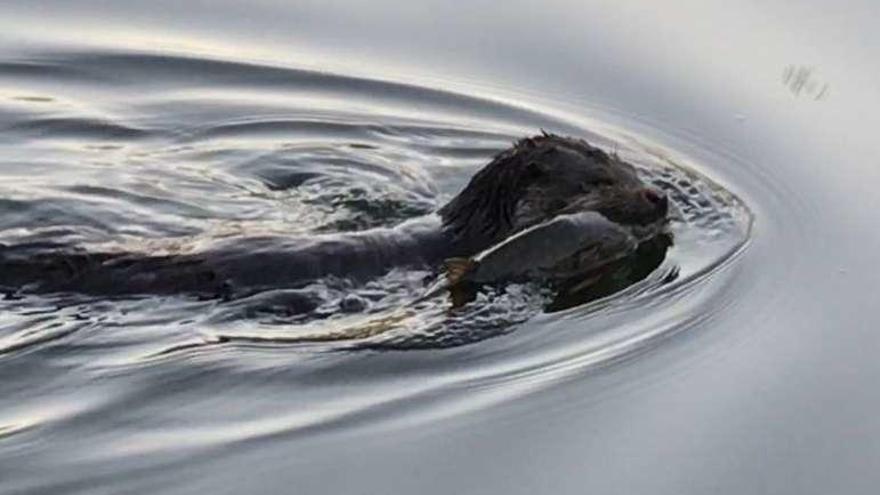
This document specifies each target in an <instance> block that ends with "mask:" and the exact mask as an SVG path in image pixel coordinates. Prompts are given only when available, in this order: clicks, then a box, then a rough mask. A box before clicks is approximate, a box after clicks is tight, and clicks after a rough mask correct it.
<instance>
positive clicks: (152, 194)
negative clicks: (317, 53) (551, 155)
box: [0, 52, 752, 467]
mask: <svg viewBox="0 0 880 495" xmlns="http://www.w3.org/2000/svg"><path fill="white" fill-rule="evenodd" d="M0 69H2V70H0V142H2V144H3V145H4V153H3V155H2V157H0V173H2V175H3V178H4V180H3V181H2V182H0V212H2V215H0V243H3V244H5V245H15V244H20V243H25V242H27V243H41V242H63V243H71V244H76V245H78V246H83V247H84V248H99V247H100V248H106V247H108V246H109V247H113V248H115V249H135V250H144V251H153V252H187V251H193V250H198V249H199V247H200V246H203V245H204V244H205V243H207V242H210V241H211V240H215V239H218V238H222V237H228V236H235V235H241V234H258V233H300V234H302V233H306V234H320V233H330V232H334V233H340V232H350V231H358V230H364V229H369V228H374V227H385V226H392V225H396V224H398V223H400V222H402V221H405V220H407V219H411V218H415V217H419V216H422V215H427V214H431V212H432V211H434V210H435V209H436V208H437V207H438V206H439V205H441V204H442V203H443V202H444V201H445V200H447V199H448V198H449V197H451V196H452V195H453V194H455V192H456V191H457V190H459V188H460V187H462V185H463V184H464V183H465V182H466V181H467V180H468V178H469V177H470V176H471V175H472V174H473V173H474V172H475V171H476V170H478V169H479V168H480V167H481V166H482V165H483V164H484V163H486V161H487V160H488V159H489V158H490V157H491V156H492V155H493V154H494V153H496V152H497V151H499V150H501V149H503V148H505V147H506V146H508V145H509V144H510V143H511V142H512V141H514V140H515V139H517V138H518V137H520V136H523V135H526V134H530V133H534V132H537V130H538V129H541V128H543V129H546V130H549V131H555V132H559V133H561V134H569V135H577V136H582V137H584V138H586V139H587V140H589V141H591V142H593V143H595V144H597V145H599V146H601V147H603V148H605V149H608V150H609V151H613V152H616V153H618V154H619V155H620V156H621V157H622V158H624V159H625V160H627V161H630V162H632V163H634V164H635V165H637V167H638V168H639V170H640V172H641V173H642V174H643V176H644V178H645V180H647V181H649V182H651V183H653V184H655V185H656V186H657V187H660V188H663V189H664V190H665V191H667V193H668V194H669V195H670V198H671V199H672V201H673V203H674V208H673V209H674V211H675V213H674V219H673V222H672V225H671V229H672V233H673V236H674V244H673V245H672V247H671V248H669V250H668V251H666V256H665V258H664V259H663V260H662V263H659V264H658V266H656V267H654V268H653V269H652V270H650V272H649V273H644V274H642V275H640V276H639V277H638V281H636V282H635V283H634V284H632V285H630V286H629V287H627V288H626V289H625V290H622V291H619V292H615V293H613V294H609V295H604V297H599V298H598V299H596V300H594V301H592V302H590V303H589V304H586V305H574V306H573V307H572V306H571V305H560V306H553V297H554V296H553V294H550V293H549V292H548V291H547V290H546V289H545V288H542V287H538V286H533V285H530V284H514V285H510V286H507V287H504V288H496V289H485V290H483V291H482V292H480V293H479V294H477V296H476V299H475V300H474V301H472V302H471V303H469V304H467V305H466V306H465V307H463V308H460V309H457V310H454V311H450V309H449V303H448V301H446V300H445V299H444V298H436V299H434V300H431V301H426V302H423V303H420V304H415V305H414V304H412V302H413V300H415V299H416V298H417V297H418V296H419V295H421V293H422V292H423V290H424V287H425V284H426V280H427V278H428V277H429V276H430V273H427V272H418V271H394V272H391V273H389V274H387V275H386V276H384V277H382V278H380V279H377V280H375V281H372V282H370V283H367V284H365V285H356V284H354V283H352V282H351V281H348V280H344V279H328V280H323V281H320V282H318V283H315V284H313V285H312V286H309V287H305V288H302V289H297V290H278V291H268V292H265V293H261V294H257V295H254V296H251V297H249V298H246V299H240V300H234V301H201V300H192V299H187V298H174V297H166V298H155V297H153V298H143V297H141V298H128V299H117V300H89V299H84V298H81V297H77V296H72V295H67V296H47V297H28V298H25V299H13V300H6V301H2V302H0V307H2V310H3V312H4V316H3V317H2V323H0V373H3V374H4V376H6V373H19V374H21V373H25V372H26V371H27V370H29V369H30V368H31V367H32V362H33V361H32V359H40V360H45V361H46V362H48V363H51V364H50V365H49V368H48V369H49V370H50V371H49V372H50V373H53V374H56V378H57V379H55V380H46V381H37V380H34V381H33V382H29V383H27V384H25V385H21V387H22V390H24V389H28V390H29V392H28V393H27V394H25V395H26V396H27V397H22V400H23V401H24V402H25V403H26V404H24V405H23V407H22V408H20V409H16V410H13V411H11V412H9V413H5V412H4V413H0V448H2V445H3V444H4V443H7V442H15V441H20V442H22V443H23V444H28V442H29V438H30V437H29V436H33V435H43V434H46V430H51V432H52V434H53V438H54V442H56V443H60V444H66V443H68V442H75V441H77V440H76V439H78V438H84V436H87V437H88V438H89V439H90V442H91V445H92V446H93V449H92V452H93V453H92V454H90V456H86V457H84V458H80V459H78V460H77V461H76V462H77V463H80V465H81V466H80V467H88V466H92V465H98V464H100V463H101V462H102V461H103V460H106V459H107V458H108V457H111V456H118V455H121V456H123V457H124V456H132V457H133V458H134V457H138V458H140V459H152V461H150V462H152V463H154V464H156V465H161V463H163V462H171V461H170V460H173V459H175V458H178V457H179V456H183V455H191V454H192V453H193V452H201V453H218V452H221V451H223V449H226V448H228V447H229V446H230V445H232V444H239V443H255V442H260V441H265V440H267V439H273V438H277V437H279V436H285V437H286V436H291V435H307V434H319V433H321V432H325V431H328V430H330V431H333V430H336V429H339V428H342V427H355V426H357V427H364V426H369V425H372V424H374V423H375V422H379V421H389V420H395V419H399V418H403V417H407V418H414V417H420V418H423V419H424V418H431V417H435V416H437V415H446V414H453V413H458V412H461V411H463V410H467V409H471V408H478V407H481V406H482V405H485V404H486V403H489V402H493V401H497V400H501V399H503V398H506V397H510V396H516V395H518V394H521V393H525V392H527V391H530V390H534V389H536V388H540V387H542V386H545V385H547V384H549V383H553V382H554V381H556V380H558V379H560V378H561V377H565V376H571V375H572V374H575V373H580V372H582V371H583V370H584V369H587V368H590V367H592V366H596V365H600V364H607V363H609V362H613V361H615V360H619V359H622V358H624V357H627V356H630V355H633V354H634V353H637V352H640V351H643V350H645V349H647V348H650V347H651V346H653V345H655V344H656V343H657V342H659V341H661V340H663V339H665V338H668V337H669V336H670V335H673V334H675V333H677V332H680V331H683V330H686V329H687V328H689V327H690V326H692V325H693V324H694V322H696V321H700V320H704V319H707V318H712V317H713V315H714V314H716V313H717V312H718V311H722V310H723V307H724V304H725V298H724V297H722V294H723V291H724V288H725V280H727V279H728V278H729V277H730V276H731V274H732V270H730V268H731V266H732V264H731V263H732V260H733V259H734V258H735V256H736V254H737V253H738V252H740V251H741V250H742V249H743V247H744V246H745V245H746V244H747V242H748V239H749V233H750V228H751V222H752V219H751V214H750V213H749V211H748V209H747V208H746V206H745V205H744V204H743V203H742V202H741V201H740V200H739V199H738V198H737V196H736V195H734V194H733V193H732V192H730V191H728V190H726V189H725V188H723V187H722V186H721V185H719V184H718V183H716V182H714V181H713V180H712V179H710V178H708V175H707V174H704V173H703V172H704V171H707V170H711V169H712V164H711V163H691V162H690V161H689V160H687V159H686V158H683V157H680V156H678V155H677V154H675V153H674V152H671V151H669V150H662V149H660V148H658V147H657V146H655V145H652V144H649V143H646V142H644V141H643V140H642V139H640V138H639V137H637V136H632V135H628V134H626V133H624V132H622V131H615V130H609V128H602V129H599V128H596V127H592V126H590V125H589V121H587V120H583V121H581V120H577V119H569V118H562V117H560V116H559V114H558V113H556V112H553V111H550V110H549V109H542V108H539V107H533V106H529V104H528V103H527V102H523V103H522V104H521V105H520V106H517V105H512V104H509V103H505V102H501V101H494V100H492V99H486V98H481V97H477V96H471V95H464V94H457V93H453V92H449V91H443V90H438V89H433V88H428V87H420V86H417V85H411V84H402V83H397V82H385V81H380V80H370V79H361V78H356V77H351V76H345V75H334V74H327V73H317V72H309V71H304V70H299V69H291V68H281V67H270V66H265V65H257V64H252V63H242V62H233V61H223V60H210V59H204V58H194V57H182V56H167V55H155V54H145V53H118V52H78V53H55V54H45V53H41V54H36V55H35V54H31V55H28V56H22V57H21V59H19V60H7V61H0ZM553 308H555V309H553ZM489 337H497V338H491V339H490V338H489ZM464 344H469V345H464ZM440 349H442V350H440ZM427 350H432V351H430V352H427ZM328 351H344V352H328ZM376 351H394V352H376ZM399 351H410V352H399ZM96 377H98V378H100V379H99V380H95V378H96ZM10 386H11V385H4V386H3V388H2V389H0V390H2V391H3V393H4V394H7V395H8V394H10V393H16V391H15V390H10V388H9V387H10ZM71 389H76V390H81V391H82V393H83V395H82V396H81V397H80V398H79V400H78V401H77V402H76V404H77V407H74V408H71V409H69V410H67V412H65V413H64V414H62V415H61V416H59V417H56V416H53V417H52V418H51V420H47V421H45V422H40V421H37V422H36V423H34V421H32V419H33V417H32V415H31V416H29V415H28V414H29V413H26V412H20V411H29V410H36V409H38V408H39V407H40V404H42V403H43V402H44V401H45V399H46V398H47V397H50V396H53V395H57V394H58V393H60V392H59V391H62V390H71ZM98 396H101V397H102V399H100V400H97V399H95V400H91V399H90V398H94V397H98ZM108 397H109V398H108ZM133 406H137V407H133ZM16 411H19V412H16ZM217 411H223V412H221V413H219V414H218V413H217ZM278 411H284V412H283V413H282V414H278V413H277V412H278ZM416 413H417V414H416ZM98 417H113V418H115V421H117V423H118V424H119V425H121V426H119V428H121V429H122V430H124V431H119V430H107V429H106V428H105V427H104V426H103V425H101V424H100V422H99V421H97V420H96V419H95V418H98ZM128 420H130V421H128ZM22 424H27V425H29V427H28V428H20V427H19V426H20V425H22ZM17 425H18V426H17ZM34 425H36V426H38V427H39V428H37V427H34ZM124 425H129V426H124ZM168 425H177V426H175V427H173V428H170V429H169V427H168ZM175 428H177V430H176V429H175ZM4 432H5V433H4ZM183 437H185V438H186V441H185V442H183V441H180V439H181V438H183ZM122 438H126V439H128V440H126V441H127V442H129V443H128V444H126V445H128V447H123V446H122V445H121V444H120V442H121V441H122V440H121V439H122ZM171 438H176V440H175V441H173V442H172V441H170V439H171ZM17 439H21V440H17ZM59 452H63V449H59ZM60 456H61V454H60V453H56V454H52V453H49V454H46V457H47V458H48V460H50V461H52V462H56V463H59V464H65V463H68V462H73V461H67V460H65V459H63V458H61V457H60Z"/></svg>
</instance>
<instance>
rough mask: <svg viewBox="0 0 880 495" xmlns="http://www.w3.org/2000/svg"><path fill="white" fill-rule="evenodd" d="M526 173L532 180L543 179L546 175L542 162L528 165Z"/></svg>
mask: <svg viewBox="0 0 880 495" xmlns="http://www.w3.org/2000/svg"><path fill="white" fill-rule="evenodd" d="M526 173H528V175H529V177H532V178H537V177H541V176H542V175H544V166H543V165H541V163H540V162H529V164H528V165H526Z"/></svg>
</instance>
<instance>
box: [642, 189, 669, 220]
mask: <svg viewBox="0 0 880 495" xmlns="http://www.w3.org/2000/svg"><path fill="white" fill-rule="evenodd" d="M642 197H643V198H645V201H647V202H649V203H651V204H652V205H654V207H655V208H657V210H658V211H659V212H660V213H661V214H663V215H665V214H666V211H667V210H668V209H669V200H668V199H667V198H666V195H665V194H663V193H662V192H661V191H658V190H656V189H652V188H650V187H646V188H644V189H642Z"/></svg>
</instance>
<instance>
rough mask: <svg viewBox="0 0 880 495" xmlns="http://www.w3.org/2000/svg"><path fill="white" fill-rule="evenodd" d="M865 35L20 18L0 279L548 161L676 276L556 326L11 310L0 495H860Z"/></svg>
mask: <svg viewBox="0 0 880 495" xmlns="http://www.w3.org/2000/svg"><path fill="white" fill-rule="evenodd" d="M710 4H714V5H710ZM878 10H880V9H878V8H876V7H874V6H873V5H872V4H871V3H869V2H861V3H860V2H850V3H848V4H847V5H846V6H845V7H843V6H839V5H836V4H831V3H829V4H828V5H825V6H823V5H821V3H820V2H800V3H799V4H798V5H786V4H784V3H783V2H761V3H757V2H755V3H752V2H740V3H739V4H738V5H737V6H730V5H727V4H725V3H721V2H709V3H707V2H685V3H681V2H680V3H679V4H676V6H675V7H674V8H673V7H670V6H665V7H664V6H660V5H655V3H654V2H591V3H590V4H589V5H584V4H583V2H567V1H562V0H559V1H551V2H544V3H542V4H541V5H540V6H538V5H533V4H529V3H520V2H513V3H511V2H506V3H500V2H482V1H480V2H471V3H468V4H467V5H463V4H457V3H452V2H439V1H425V2H420V3H418V5H410V4H400V5H398V4H397V3H395V2H386V1H373V2H357V1H349V2H321V3H320V5H319V4H317V3H315V4H312V3H307V2H303V3H301V4H300V5H296V4H294V3H291V4H289V5H285V3H284V2H277V1H272V0H262V1H257V2H248V3H244V2H240V3H239V2H229V1H221V2H211V4H210V5H207V4H200V3H190V4H188V5H187V4H181V3H180V2H164V1H159V2H155V1H154V2H140V1H136V2H125V3H124V4H123V3H117V4H112V3H109V2H103V1H97V0H92V1H77V2H61V1H40V2H33V1H30V2H18V1H12V2H6V3H4V4H3V5H2V6H0V14H2V16H0V145H2V147H0V177H2V180H0V243H3V244H5V245H16V244H20V243H25V242H44V241H53V242H64V243H70V244H74V245H77V246H83V247H85V248H89V249H95V250H97V249H111V250H112V249H119V250H134V251H143V252H151V253H185V252H194V251H198V250H199V249H200V248H202V247H204V246H206V245H208V244H210V243H211V242H215V241H217V240H222V239H227V238H232V237H234V236H240V235H252V234H261V233H277V234H304V235H336V234H341V233H345V232H351V231H361V230H365V229H370V228H375V227H387V226H393V225H397V224H399V223H401V222H404V221H406V220H408V219H412V218H417V217H419V216H422V215H430V214H431V212H432V211H434V210H435V209H436V208H437V207H439V206H440V205H442V204H443V203H444V202H445V201H446V200H448V199H449V198H450V197H452V195H454V194H455V193H456V191H458V190H459V189H460V188H461V187H462V186H463V184H464V183H465V182H466V181H467V180H468V178H469V177H470V176H471V175H472V174H473V173H474V172H475V171H476V170H478V169H479V168H480V167H481V166H482V165H483V164H485V163H486V162H487V161H488V160H489V159H490V158H491V156H492V155H493V154H494V153H496V152H498V151H499V150H501V149H503V148H505V147H506V146H508V145H509V144H510V143H511V142H512V141H513V140H515V139H517V138H518V137H521V136H523V135H527V134H531V133H535V132H537V131H538V130H539V129H546V130H550V131H554V132H559V133H562V134H570V135H576V136H581V137H584V138H586V139H588V140H589V141H590V142H593V143H595V144H597V145H599V146H601V147H603V148H605V149H607V150H608V151H613V152H616V153H618V154H619V155H620V156H621V157H622V158H624V159H626V160H628V161H631V162H632V163H634V164H635V165H637V166H638V167H639V170H640V172H641V173H642V175H643V177H644V178H645V180H647V181H649V182H651V183H653V184H655V185H656V186H657V187H661V188H663V189H664V190H666V191H667V192H668V194H669V195H670V198H671V199H672V200H673V209H674V218H673V222H672V224H671V229H672V231H673V233H674V235H675V243H674V245H673V246H672V247H671V248H670V249H669V251H668V252H667V253H666V257H665V259H664V260H663V261H662V263H660V264H659V266H657V267H656V268H655V269H654V270H653V271H652V272H651V273H650V274H647V275H646V276H645V277H644V278H642V279H641V280H639V281H637V282H636V283H635V284H633V285H631V286H630V287H628V288H626V289H625V290H623V291H620V292H617V293H615V294H612V295H610V296H608V297H603V298H600V299H597V300H594V301H592V302H589V303H586V304H581V305H575V306H574V307H564V308H554V307H552V304H551V305H548V301H549V299H548V297H550V296H548V294H547V293H546V291H545V290H543V289H542V288H540V287H535V286H531V285H529V284H514V285H510V286H508V287H506V288H503V289H494V290H489V289H487V290H485V291H483V292H481V293H480V294H478V296H477V299H476V300H475V301H473V302H472V303H471V304H469V305H468V306H466V307H465V308H462V309H461V310H458V311H450V310H449V308H448V301H446V300H444V299H443V298H435V299H433V300H431V301H428V302H426V303H424V304H421V305H417V306H410V303H411V302H412V301H413V300H414V299H416V298H417V297H418V296H419V295H420V294H421V293H422V291H423V290H424V287H425V284H426V280H427V279H429V278H430V275H431V274H430V273H428V272H425V271H413V270H409V271H407V270H396V271H393V272H391V273H389V274H388V275H386V276H384V277H382V278H380V279H377V280H374V281H372V282H370V283H368V284H366V285H361V284H355V283H353V282H352V281H349V280H345V279H326V280H321V281H319V282H316V283H315V284H313V286H311V287H309V288H308V294H309V297H311V298H313V300H314V301H316V302H315V304H314V308H313V309H312V310H310V311H309V312H307V313H302V312H298V311H291V309H290V307H291V301H295V300H298V299H297V298H299V297H301V294H300V293H297V294H291V292H290V291H285V290H278V291H267V292H264V293H261V294H257V295H255V296H252V297H249V298H246V299H239V300H233V301H220V300H199V299H196V298H188V297H171V296H163V297H143V296H141V297H125V298H122V297H117V298H96V297H85V296H77V295H70V294H68V295H43V296H37V295H27V294H25V295H12V296H10V297H7V298H6V299H5V300H3V301H0V311H2V313H0V378H2V380H0V493H4V494H5V493H155V492H160V493H169V492H170V493H205V492H213V493H279V492H282V493H286V492H297V493H544V492H546V493H585V492H587V493H676V494H678V493H874V492H875V491H876V486H875V485H876V483H877V481H880V480H878V476H877V475H876V474H875V471H876V466H877V464H878V461H880V420H878V419H877V414H876V409H877V406H880V394H878V393H877V388H876V386H875V381H876V379H877V378H878V377H880V374H878V372H880V365H878V364H877V362H878V361H877V359H876V353H877V351H878V350H880V345H878V344H880V338H878V336H877V334H876V331H875V327H876V321H877V318H876V316H874V314H873V310H874V305H875V304H874V303H875V302H876V300H877V297H876V294H877V286H878V285H877V284H878V282H880V276H878V274H877V270H875V269H874V266H875V264H876V262H877V261H880V260H878V257H880V255H878V252H880V250H878V248H880V235H878V234H877V233H876V231H875V227H876V226H877V223H876V221H875V215H874V209H875V208H876V207H877V206H878V201H877V199H876V198H877V195H876V194H875V193H874V191H873V186H874V184H876V183H877V182H876V181H877V179H878V175H880V174H878V168H877V164H876V158H877V157H878V151H880V150H878V145H877V144H876V143H877V140H876V138H875V137H874V133H875V129H877V128H878V124H880V122H878V120H880V119H878V117H877V115H876V114H875V113H872V110H873V109H876V108H880V106H878V103H880V94H878V92H877V90H876V80H875V78H874V76H877V75H880V73H878V68H880V67H878V65H877V62H876V60H875V58H876V57H874V55H876V51H877V50H876V49H877V36H876V35H875V34H874V29H873V26H871V25H869V20H870V19H874V18H876V14H878V13H880V12H878ZM353 299H354V300H356V301H357V304H356V305H355V306H356V307H355V309H351V305H350V304H348V302H349V301H351V300H353Z"/></svg>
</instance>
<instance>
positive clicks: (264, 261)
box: [0, 134, 667, 297]
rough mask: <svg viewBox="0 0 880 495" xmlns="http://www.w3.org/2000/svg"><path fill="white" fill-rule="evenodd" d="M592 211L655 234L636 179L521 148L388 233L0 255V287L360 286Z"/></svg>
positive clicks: (589, 162) (169, 290) (116, 291)
mask: <svg viewBox="0 0 880 495" xmlns="http://www.w3.org/2000/svg"><path fill="white" fill-rule="evenodd" d="M585 211H593V212H597V213H599V214H601V215H602V217H603V218H606V219H607V220H608V221H610V222H614V223H615V224H619V225H621V226H625V227H627V228H630V227H640V226H650V225H653V224H657V223H660V222H663V221H664V219H665V217H666V213H667V204H666V198H665V197H664V196H663V195H662V194H660V193H658V192H657V191H655V190H653V189H650V188H647V187H646V186H645V185H644V184H643V183H642V181H641V180H640V179H639V178H638V176H637V175H636V172H635V169H634V168H633V167H632V166H631V165H629V164H627V163H625V162H622V161H620V160H619V159H617V158H616V157H612V156H610V155H608V154H606V153H605V152H603V151H601V150H599V149H598V148H594V147H592V146H590V145H589V144H587V143H586V142H585V141H582V140H577V139H572V138H565V137H560V136H555V135H548V134H543V135H540V136H536V137H533V138H527V139H523V140H520V141H519V142H518V143H516V144H515V145H514V146H513V147H511V148H510V149H508V150H505V151H503V152H501V153H500V154H498V155H497V156H496V157H495V158H494V159H493V160H492V161H491V162H490V163H489V164H488V165H486V166H485V167H484V168H483V169H482V170H480V171H479V172H478V173H477V174H476V175H475V176H474V177H473V178H472V179H471V181H470V182H469V183H468V185H467V186H466V187H465V188H464V190H463V191H462V192H461V193H459V194H458V195H457V196H456V197H455V198H453V199H452V200H451V201H450V202H449V203H448V204H446V205H445V206H443V207H442V208H441V209H440V210H439V211H438V214H436V215H429V216H427V217H423V218H419V219H414V220H410V221H408V222H404V223H403V224H401V225H399V226H397V227H394V228H382V229H373V230H370V231H366V232H360V233H352V234H334V235H318V236H310V237H303V236H300V237H294V236H290V237H287V236H264V237H239V238H233V239H230V240H223V241H219V242H217V243H215V244H214V245H212V246H210V247H209V248H207V249H205V250H204V251H201V252H198V253H194V254H179V255H163V256H158V255H150V254H149V253H120V252H89V251H85V250H83V249H81V248H79V249H78V248H75V247H70V246H62V245H49V244H42V245H15V246H0V287H3V288H5V289H6V290H7V291H14V292H21V291H25V292H43V293H47V292H74V293H85V294H95V295H122V294H195V295H200V296H204V297H235V296H238V295H245V294H249V293H253V292H257V291H260V290H266V289H272V288H284V287H297V286H300V285H303V284H307V283H309V282H312V281H314V280H316V279H320V278H322V277H327V276H338V277H345V278H351V279H355V280H366V279H369V278H371V277H375V276H379V275H381V274H383V273H385V272H387V271H388V270H390V269H392V268H394V267H399V266H408V267H428V268H430V267H434V266H436V265H437V264H438V263H439V262H440V261H442V260H443V259H446V258H451V257H470V256H473V255H474V254H476V253H479V252H481V251H484V250H486V249H487V248H489V247H491V246H493V245H496V244H498V243H499V242H501V241H502V240H504V239H506V238H508V237H510V236H511V235H513V234H516V233H517V232H520V231H523V230H524V229H527V228H529V227H532V226H534V225H537V224H540V223H541V222H545V221H547V220H549V219H552V218H554V217H556V216H558V215H564V214H571V213H577V212H585Z"/></svg>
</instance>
